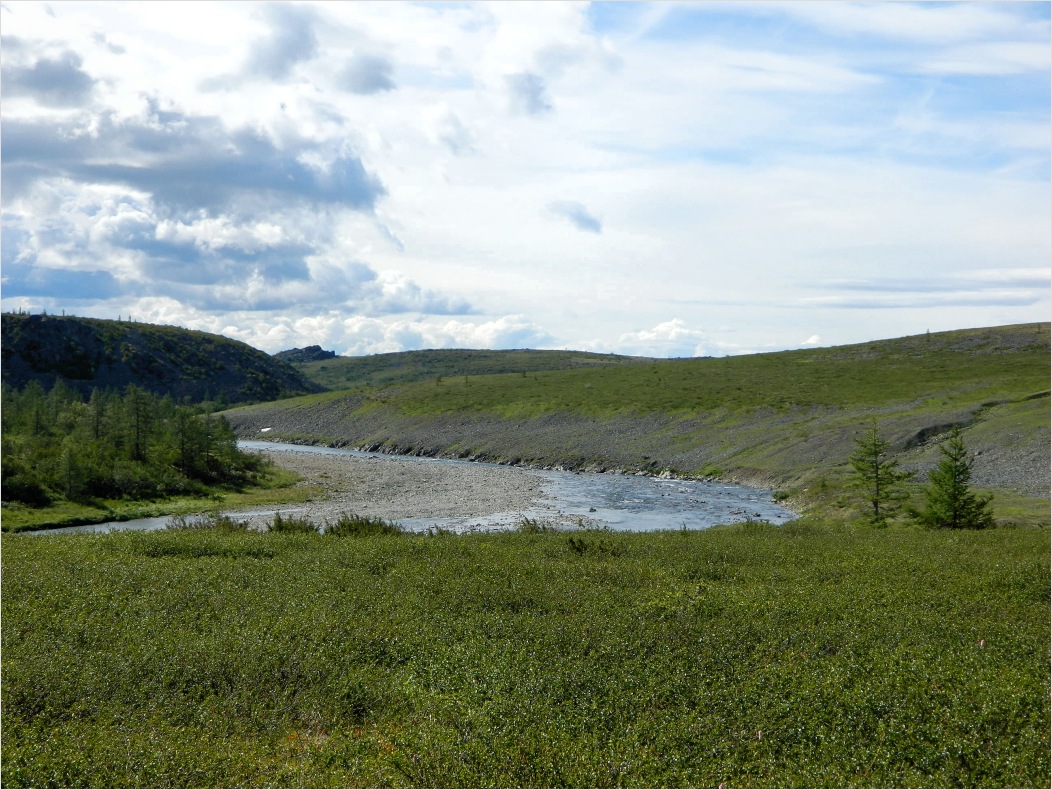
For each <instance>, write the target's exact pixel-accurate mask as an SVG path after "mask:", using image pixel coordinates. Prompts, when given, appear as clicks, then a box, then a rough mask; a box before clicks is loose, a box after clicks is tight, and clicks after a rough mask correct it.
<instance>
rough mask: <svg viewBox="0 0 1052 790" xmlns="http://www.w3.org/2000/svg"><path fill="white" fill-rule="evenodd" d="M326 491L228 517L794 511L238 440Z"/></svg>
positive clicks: (695, 515)
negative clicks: (298, 501)
mask: <svg viewBox="0 0 1052 790" xmlns="http://www.w3.org/2000/svg"><path fill="white" fill-rule="evenodd" d="M240 445H241V447H242V448H243V449H246V450H252V451H256V452H261V453H264V454H266V455H267V456H268V457H270V458H271V459H273V461H274V462H275V463H276V464H278V465H279V466H282V467H285V468H288V469H291V470H293V471H295V472H296V473H298V474H299V475H301V476H302V477H303V479H304V484H305V485H311V486H317V487H319V488H320V489H321V490H323V491H324V492H325V495H324V496H323V497H320V498H319V499H318V500H317V501H312V502H306V503H303V504H297V505H295V506H289V507H288V508H278V509H277V511H276V510H275V508H274V506H270V507H268V508H260V509H258V510H255V511H247V512H239V513H234V514H232V515H234V516H236V517H237V518H239V519H244V520H247V521H249V522H250V523H251V524H252V525H253V526H254V527H257V528H263V527H265V525H266V524H267V523H268V522H269V521H271V520H272V518H273V514H274V513H275V512H281V513H282V514H286V515H297V516H305V517H307V518H310V519H311V520H313V521H315V522H317V523H324V522H326V521H334V520H336V519H337V518H338V517H339V516H340V514H342V513H356V514H360V515H366V516H374V517H379V518H385V519H389V520H393V521H397V522H398V523H400V524H402V525H403V527H405V528H406V529H409V530H414V531H423V530H426V529H428V528H432V527H442V528H444V529H449V530H451V531H454V532H468V531H481V530H500V529H510V528H512V527H514V526H516V525H518V524H519V523H521V521H522V519H523V518H529V519H535V520H537V521H538V522H540V523H543V524H549V525H552V526H556V527H564V528H572V527H607V528H610V529H617V530H630V531H651V530H660V529H680V528H686V529H704V528H706V527H710V526H713V525H715V524H727V523H733V522H739V521H746V520H749V519H754V520H757V521H769V522H771V523H774V524H781V523H784V522H786V521H788V520H790V519H792V518H795V516H796V514H795V513H793V512H792V511H790V510H787V509H786V508H784V507H782V506H781V505H779V504H778V503H776V502H774V501H773V500H772V499H771V496H770V493H769V492H767V491H763V490H761V489H754V488H748V487H744V486H736V485H729V484H722V483H713V482H704V481H694V480H668V479H661V478H653V477H640V476H634V475H621V474H598V473H589V472H581V473H575V472H561V471H552V470H535V469H519V468H516V467H509V466H498V465H495V464H482V463H474V462H469V461H451V460H444V459H434V458H418V457H407V456H391V455H383V454H379V453H362V452H358V451H355V450H346V449H339V448H329V447H311V446H302V445H290V444H279V443H275V442H255V441H242V442H241V443H240ZM167 522H168V519H166V518H156V519H139V520H136V521H126V522H110V523H107V524H94V525H86V526H81V527H65V528H62V529H56V530H46V531H43V532H42V533H38V534H63V533H73V532H105V531H110V530H114V529H118V530H127V529H161V528H163V527H164V526H165V525H166V524H167Z"/></svg>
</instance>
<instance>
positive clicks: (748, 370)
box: [227, 323, 1050, 518]
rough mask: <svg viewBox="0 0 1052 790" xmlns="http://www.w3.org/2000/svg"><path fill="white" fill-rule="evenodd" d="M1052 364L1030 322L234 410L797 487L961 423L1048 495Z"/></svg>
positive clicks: (559, 458)
mask: <svg viewBox="0 0 1052 790" xmlns="http://www.w3.org/2000/svg"><path fill="white" fill-rule="evenodd" d="M1049 353H1050V347H1049V325H1048V324H1047V323H1046V324H1027V325H1020V326H1008V327H996V328H989V329H972V330H961V331H956V332H944V333H937V334H930V335H921V336H916V337H907V338H900V339H896V340H885V341H877V342H872V343H863V344H859V345H852V346H842V347H835V348H826V349H813V350H803V351H790V352H781V353H773V354H757V355H752V356H741V357H727V358H720V359H688V360H667V361H649V362H637V363H636V364H632V365H620V366H615V367H600V368H584V369H576V370H561V371H544V372H536V373H528V372H527V373H523V372H519V373H509V374H503V375H491V376H460V377H455V378H453V377H449V378H447V377H443V378H442V380H438V379H437V378H435V379H432V380H429V381H420V382H414V383H408V384H403V385H400V386H393V387H387V388H382V389H374V390H367V391H355V392H344V393H339V392H335V393H325V394H323V395H318V396H311V397H307V398H300V399H292V400H289V401H283V402H280V403H273V404H263V405H260V406H257V407H249V408H243V409H236V410H232V411H230V412H228V413H227V416H228V418H229V419H230V421H231V424H232V426H233V427H234V429H235V430H236V431H237V432H238V433H239V435H241V436H243V437H258V436H259V431H260V429H262V428H264V427H266V428H271V431H269V432H267V436H268V437H274V438H283V439H287V440H292V441H307V442H323V443H332V444H343V445H351V446H357V447H366V448H370V449H381V450H389V451H399V452H408V453H417V454H424V455H443V456H455V457H461V458H475V459H480V460H490V461H498V462H505V463H518V464H528V465H536V466H552V465H558V466H563V467H568V468H593V469H623V470H628V471H636V470H645V471H654V472H656V471H660V470H663V469H671V470H673V471H675V472H678V473H682V474H691V475H700V476H705V475H717V476H720V477H723V478H725V479H733V480H740V481H746V482H754V483H755V482H758V483H764V484H768V485H772V486H791V487H797V488H799V489H800V490H801V492H802V490H803V489H804V488H808V487H813V484H814V485H819V486H820V485H822V484H824V483H826V482H828V481H829V480H831V479H832V480H834V481H835V480H836V479H837V477H838V476H840V475H842V474H843V472H844V470H845V469H846V461H847V458H848V456H849V455H850V453H851V452H852V450H853V449H854V441H853V440H854V438H855V437H856V436H858V435H860V433H861V432H862V431H864V430H865V429H866V428H868V427H869V425H870V424H872V423H873V422H874V421H876V423H877V424H878V426H879V428H880V430H881V432H882V434H884V435H885V436H886V438H888V439H889V440H890V441H892V442H893V443H894V447H895V450H896V451H897V452H898V453H899V455H900V457H901V460H902V461H903V462H904V463H905V464H906V465H907V466H911V467H912V468H915V469H917V470H921V471H923V470H924V469H926V468H928V467H930V466H931V464H932V463H933V462H934V460H935V459H936V458H937V456H938V451H937V448H936V443H937V441H938V440H939V439H940V437H944V436H945V434H946V432H947V431H949V430H950V428H951V427H952V426H954V425H959V426H963V427H964V429H965V431H964V438H965V442H966V444H968V446H969V447H970V448H971V449H974V450H976V451H978V452H979V453H980V455H979V456H978V458H977V462H976V470H975V471H976V482H977V483H978V484H979V485H981V486H987V487H993V488H999V489H1003V490H1005V491H1006V492H1014V494H1018V495H1020V496H1024V497H1037V498H1042V499H1045V500H1047V499H1048V491H1049V441H1050V439H1049V436H1050V434H1049V423H1050V420H1049V400H1048V391H1049V376H1050V364H1049ZM814 493H815V492H814V491H813V490H812V491H811V492H810V494H811V495H814ZM1009 502H1010V499H1009V500H1004V501H1003V504H1004V505H1005V506H1008V504H1009ZM1046 518H1047V515H1046Z"/></svg>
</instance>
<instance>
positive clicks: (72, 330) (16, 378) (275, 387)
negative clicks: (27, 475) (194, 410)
mask: <svg viewBox="0 0 1052 790" xmlns="http://www.w3.org/2000/svg"><path fill="white" fill-rule="evenodd" d="M0 326H2V332H0V334H2V353H3V365H2V367H0V370H2V378H3V383H4V384H6V385H8V386H11V387H14V388H15V389H21V388H23V387H24V386H25V385H26V384H28V383H29V382H30V381H38V382H40V384H42V385H43V386H44V387H45V388H50V387H51V386H52V385H53V384H54V383H55V382H56V381H62V382H65V383H66V384H67V385H69V386H70V387H72V388H73V389H75V390H77V391H79V392H80V393H81V394H84V395H86V394H88V393H90V391H91V390H92V389H94V388H99V389H113V390H123V389H124V388H125V387H127V386H128V385H129V384H134V385H135V386H137V387H140V388H142V389H144V390H147V391H149V392H153V393H156V394H158V395H171V396H172V397H174V398H176V399H177V400H181V399H184V398H185V399H189V400H191V401H194V402H200V401H203V400H211V399H214V400H220V399H222V400H225V401H226V402H227V403H245V402H250V401H266V400H275V399H278V398H288V397H291V396H294V395H302V394H305V393H310V392H317V391H318V390H319V389H320V387H319V386H318V385H316V384H314V383H313V382H311V381H309V380H307V379H305V378H304V377H303V376H302V375H301V374H300V373H299V372H297V371H296V370H295V369H294V368H293V367H292V366H290V365H288V364H287V363H285V362H281V361H279V360H276V359H274V358H273V357H271V356H270V355H268V354H265V353H264V352H262V351H259V350H257V349H255V348H252V347H251V346H249V345H246V344H245V343H241V342H239V341H237V340H231V339H229V338H226V337H222V336H220V335H213V334H209V333H207V332H197V331H193V330H189V329H181V328H179V327H174V326H157V325H154V324H141V323H133V322H130V321H108V320H103V319H96V318H78V317H74V316H49V315H22V314H15V313H4V314H3V316H2V321H0Z"/></svg>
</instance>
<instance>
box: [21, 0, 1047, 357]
mask: <svg viewBox="0 0 1052 790" xmlns="http://www.w3.org/2000/svg"><path fill="white" fill-rule="evenodd" d="M0 31H2V37H0V70H2V73H0V101H2V122H0V165H2V175H0V194H2V243H0V254H2V258H0V301H2V307H3V310H5V311H15V310H20V309H21V310H28V311H32V312H41V311H45V310H46V311H47V312H48V313H53V314H58V313H60V312H65V313H66V314H75V315H80V316H90V317H97V318H118V317H121V318H124V319H127V318H128V317H131V318H132V319H133V320H136V321H143V322H150V323H157V324H174V325H177V326H183V327H188V328H191V329H201V330H205V331H209V332H216V333H220V334H223V335H226V336H228V337H233V338H236V339H238V340H243V341H245V342H247V343H249V344H251V345H253V346H255V347H257V348H260V349H263V350H265V351H268V352H271V353H274V352H277V351H280V350H283V349H288V348H293V347H303V346H308V345H320V346H322V347H323V348H325V349H332V350H334V351H336V352H337V353H339V354H342V355H362V354H372V353H380V352H390V351H402V350H411V349H421V348H496V349H499V348H552V349H577V350H585V351H599V352H614V353H619V354H633V355H645V356H656V357H687V356H724V355H730V354H743V353H755V352H762V351H772V350H784V349H792V348H802V347H808V346H831V345H841V344H847V343H855V342H864V341H867V340H875V339H882V338H894V337H902V336H905V335H911V334H919V333H923V332H926V331H932V332H936V331H942V330H949V329H963V328H970V327H982V326H995V325H1002V324H1014V323H1026V322H1034V321H1048V320H1049V318H1050V299H1049V295H1050V290H1052V268H1050V262H1052V200H1050V195H1052V192H1050V167H1052V165H1050V148H1052V142H1050V141H1052V128H1050V106H1052V93H1050V73H1052V45H1050V4H1049V3H1048V2H1022V3H1013V2H994V3H983V2H963V3H955V2H934V3H910V2H866V3H849V2H838V1H837V0H833V2H802V3H796V2H731V3H721V2H701V3H690V2H674V3H632V2H603V3H587V2H584V3H576V2H573V3H560V2H528V3H516V2H499V3H493V4H488V3H459V2H454V3H440V2H429V3H413V2H316V3H310V2H307V3H277V2H272V3H271V2H268V3H251V2H242V1H240V0H239V1H238V2H230V3H224V2H193V3H185V2H152V1H149V0H146V1H142V0H135V2H102V3H80V2H55V3H51V4H47V3H35V2H23V1H22V0H3V2H2V4H0Z"/></svg>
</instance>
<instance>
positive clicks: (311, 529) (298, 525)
mask: <svg viewBox="0 0 1052 790" xmlns="http://www.w3.org/2000/svg"><path fill="white" fill-rule="evenodd" d="M267 531H268V532H301V533H310V534H314V535H316V534H318V533H319V532H320V531H321V530H320V529H319V527H318V525H317V524H315V523H314V522H312V521H311V520H310V519H308V518H306V517H303V516H282V515H281V513H275V514H274V520H273V521H271V522H270V524H269V526H268V527H267Z"/></svg>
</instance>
